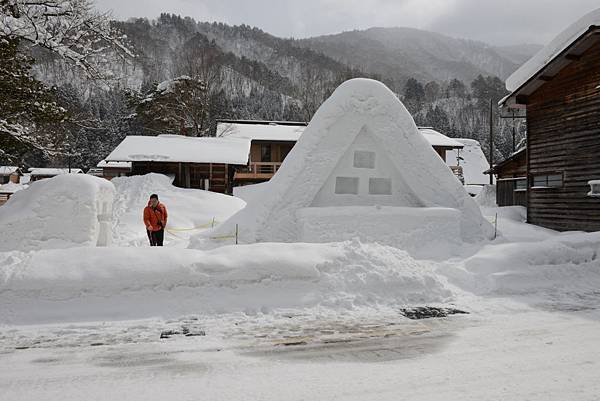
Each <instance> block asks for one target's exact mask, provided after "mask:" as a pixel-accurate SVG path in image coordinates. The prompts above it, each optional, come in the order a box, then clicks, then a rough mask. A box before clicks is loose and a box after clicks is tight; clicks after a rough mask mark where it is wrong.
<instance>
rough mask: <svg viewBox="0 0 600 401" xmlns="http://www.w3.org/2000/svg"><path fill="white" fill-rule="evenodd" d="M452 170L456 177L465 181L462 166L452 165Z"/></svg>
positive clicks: (462, 181)
mask: <svg viewBox="0 0 600 401" xmlns="http://www.w3.org/2000/svg"><path fill="white" fill-rule="evenodd" d="M450 170H452V173H453V174H454V175H455V176H456V178H458V180H459V181H460V182H461V183H463V184H464V183H465V176H464V174H463V168H462V166H450Z"/></svg>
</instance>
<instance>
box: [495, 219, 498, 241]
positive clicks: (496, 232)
mask: <svg viewBox="0 0 600 401" xmlns="http://www.w3.org/2000/svg"><path fill="white" fill-rule="evenodd" d="M497 236H498V213H496V219H495V220H494V239H496V237H497Z"/></svg>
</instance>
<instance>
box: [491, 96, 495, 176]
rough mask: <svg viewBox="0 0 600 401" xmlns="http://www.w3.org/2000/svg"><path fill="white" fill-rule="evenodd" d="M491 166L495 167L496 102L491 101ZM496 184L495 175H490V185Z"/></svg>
mask: <svg viewBox="0 0 600 401" xmlns="http://www.w3.org/2000/svg"><path fill="white" fill-rule="evenodd" d="M490 166H491V167H492V168H493V167H494V100H492V99H490ZM493 184H494V175H493V174H490V185H493Z"/></svg>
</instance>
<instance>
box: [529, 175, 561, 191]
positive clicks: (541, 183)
mask: <svg viewBox="0 0 600 401" xmlns="http://www.w3.org/2000/svg"><path fill="white" fill-rule="evenodd" d="M562 186H563V175H562V174H536V175H534V176H533V182H532V188H562Z"/></svg>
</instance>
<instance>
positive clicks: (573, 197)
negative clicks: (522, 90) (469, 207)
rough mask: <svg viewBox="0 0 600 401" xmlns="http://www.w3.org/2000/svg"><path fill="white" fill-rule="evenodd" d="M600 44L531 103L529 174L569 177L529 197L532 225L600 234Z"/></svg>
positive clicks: (530, 191)
mask: <svg viewBox="0 0 600 401" xmlns="http://www.w3.org/2000/svg"><path fill="white" fill-rule="evenodd" d="M599 85H600V43H596V44H595V45H594V46H593V47H592V48H590V49H589V50H587V51H586V52H585V53H584V55H583V57H582V58H581V59H580V60H579V61H574V62H572V63H571V64H569V65H568V66H567V67H566V68H564V69H563V70H562V71H561V72H560V73H559V74H558V75H557V76H555V77H554V78H553V79H552V80H551V81H549V82H546V83H545V84H544V85H542V86H541V87H540V88H539V89H538V90H537V91H535V92H534V93H533V94H532V95H530V96H529V98H528V104H527V128H528V138H527V140H528V144H527V145H528V171H529V177H530V180H531V177H532V176H533V175H538V174H548V173H549V174H553V173H554V174H564V186H563V187H562V188H551V189H531V188H529V191H528V204H529V207H528V213H527V217H528V221H529V222H530V223H533V224H537V225H540V226H544V227H549V228H553V229H556V230H561V231H565V230H584V231H599V230H600V199H599V198H591V197H588V196H586V194H587V193H588V192H589V190H590V188H589V186H588V185H587V182H588V181H589V180H598V179H600V88H598V86H599ZM530 185H531V181H530Z"/></svg>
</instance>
